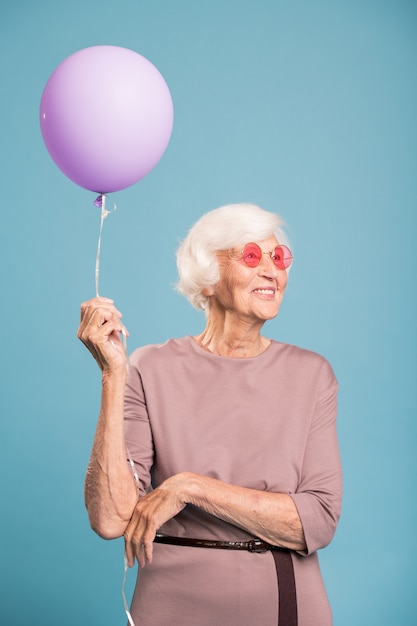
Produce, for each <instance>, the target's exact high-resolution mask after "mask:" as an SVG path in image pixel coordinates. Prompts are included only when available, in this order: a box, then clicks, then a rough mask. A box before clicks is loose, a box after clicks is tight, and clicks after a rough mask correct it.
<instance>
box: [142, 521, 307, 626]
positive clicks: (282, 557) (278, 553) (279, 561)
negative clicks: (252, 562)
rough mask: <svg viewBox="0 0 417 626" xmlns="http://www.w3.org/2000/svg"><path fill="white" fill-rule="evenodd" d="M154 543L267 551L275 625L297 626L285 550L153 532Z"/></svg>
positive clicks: (257, 542)
mask: <svg viewBox="0 0 417 626" xmlns="http://www.w3.org/2000/svg"><path fill="white" fill-rule="evenodd" d="M154 541H155V543H168V544H171V545H173V546H190V547H194V548H214V549H217V550H247V551H248V552H267V551H268V550H270V551H271V552H272V556H273V557H274V562H275V569H276V572H277V578H278V626H297V624H298V618H297V594H296V588H295V578H294V568H293V563H292V558H291V554H290V551H289V550H288V549H287V548H279V547H278V546H273V545H271V544H270V543H267V542H266V541H262V539H250V540H249V541H216V540H214V539H213V540H212V539H190V538H188V537H171V536H169V535H161V534H160V533H157V534H156V536H155V539H154Z"/></svg>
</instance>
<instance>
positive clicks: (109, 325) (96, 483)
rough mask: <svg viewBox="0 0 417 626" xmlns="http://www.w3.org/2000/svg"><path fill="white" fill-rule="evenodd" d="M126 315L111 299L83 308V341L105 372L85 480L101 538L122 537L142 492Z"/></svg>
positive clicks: (91, 513) (80, 334) (92, 521)
mask: <svg viewBox="0 0 417 626" xmlns="http://www.w3.org/2000/svg"><path fill="white" fill-rule="evenodd" d="M120 319H121V314H120V313H119V312H118V311H117V309H116V308H115V307H114V305H113V301H112V300H109V299H107V298H94V299H93V300H90V301H88V302H86V303H84V304H83V305H82V307H81V323H80V327H79V330H78V337H79V339H81V341H82V342H83V343H84V344H85V345H86V346H87V348H88V349H89V350H90V352H91V353H92V355H93V356H94V358H95V359H96V361H97V363H98V365H99V367H100V369H101V370H102V397H101V409H100V415H99V419H98V423H97V428H96V433H95V436H94V442H93V447H92V451H91V456H90V461H89V465H88V469H87V475H86V479H85V503H86V507H87V510H88V515H89V519H90V524H91V527H92V528H93V529H94V530H95V532H97V533H98V534H99V535H100V536H101V537H104V538H105V539H113V538H115V537H120V536H122V535H123V532H124V530H125V528H126V526H127V524H128V522H129V520H130V518H131V515H132V511H133V509H134V507H135V504H136V502H137V488H136V485H135V482H134V478H133V475H132V473H131V472H130V470H129V467H128V464H127V462H126V446H125V440H124V430H123V397H124V387H125V380H126V355H125V351H124V347H123V344H122V342H121V340H120V333H123V334H126V330H125V328H124V326H123V325H122V323H121V321H120Z"/></svg>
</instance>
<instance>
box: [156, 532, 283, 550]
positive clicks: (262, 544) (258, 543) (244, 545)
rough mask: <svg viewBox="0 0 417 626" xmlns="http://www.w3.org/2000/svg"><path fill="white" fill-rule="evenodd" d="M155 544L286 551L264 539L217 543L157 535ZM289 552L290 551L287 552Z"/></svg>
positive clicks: (218, 548) (207, 540)
mask: <svg viewBox="0 0 417 626" xmlns="http://www.w3.org/2000/svg"><path fill="white" fill-rule="evenodd" d="M154 541H155V543H169V544H171V545H173V546H191V547H193V548H216V549H217V550H247V551H248V552H267V551H268V550H285V548H278V546H273V545H271V544H270V543H267V542H266V541H262V539H251V540H250V541H215V540H211V539H189V538H188V537H170V536H169V535H161V534H159V533H157V534H156V537H155V539H154ZM287 552H288V550H287Z"/></svg>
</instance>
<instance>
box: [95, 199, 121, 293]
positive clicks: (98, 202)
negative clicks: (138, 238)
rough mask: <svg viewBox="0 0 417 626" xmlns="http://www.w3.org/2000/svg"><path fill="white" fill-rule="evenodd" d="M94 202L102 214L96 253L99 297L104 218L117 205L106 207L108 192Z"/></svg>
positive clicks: (97, 291)
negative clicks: (108, 208)
mask: <svg viewBox="0 0 417 626" xmlns="http://www.w3.org/2000/svg"><path fill="white" fill-rule="evenodd" d="M94 204H95V205H96V206H97V207H99V208H101V216H100V232H99V236H98V243H97V254H96V297H97V298H98V297H99V295H100V293H99V282H100V254H101V239H102V235H103V224H104V220H105V219H106V217H107V216H108V215H109V213H113V211H115V210H116V208H117V207H116V205H115V204H113V209H112V210H111V211H109V210H107V209H106V194H104V193H103V194H100V195H99V196H97V198H96V199H95V200H94Z"/></svg>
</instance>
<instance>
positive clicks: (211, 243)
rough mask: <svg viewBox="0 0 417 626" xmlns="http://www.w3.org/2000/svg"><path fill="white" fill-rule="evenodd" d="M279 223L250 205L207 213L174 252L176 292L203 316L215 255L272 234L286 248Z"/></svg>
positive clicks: (272, 215) (213, 279)
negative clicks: (176, 274)
mask: <svg viewBox="0 0 417 626" xmlns="http://www.w3.org/2000/svg"><path fill="white" fill-rule="evenodd" d="M283 223H284V222H283V220H282V219H281V218H280V217H279V215H276V214H275V213H270V212H269V211H265V210H264V209H261V208H260V207H259V206H257V205H256V204H250V203H242V204H227V205H225V206H221V207H219V208H218V209H214V210H213V211H209V212H208V213H206V214H205V215H203V216H202V217H201V218H200V219H199V220H198V221H197V222H196V223H195V224H194V226H192V227H191V229H190V230H189V232H188V235H187V236H186V237H185V239H184V240H183V241H182V243H181V244H180V246H179V248H178V250H177V267H178V273H179V281H178V283H177V284H176V288H177V290H178V291H179V292H180V293H182V294H183V295H184V296H185V297H186V298H187V299H188V300H189V302H191V304H192V305H193V306H194V307H195V308H197V309H202V310H203V311H205V312H206V313H207V312H208V303H209V297H208V296H205V295H204V294H203V293H202V291H203V289H205V288H209V287H213V286H214V285H215V284H216V283H217V282H218V280H219V278H220V274H219V266H218V261H217V257H216V253H217V252H219V251H221V250H230V249H232V248H235V247H237V246H239V245H242V244H245V243H248V242H250V241H255V242H256V241H262V240H263V239H267V238H268V237H271V236H272V235H275V236H276V238H277V240H278V243H282V244H284V245H288V239H287V236H286V234H285V232H284V231H283V229H282V225H283Z"/></svg>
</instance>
